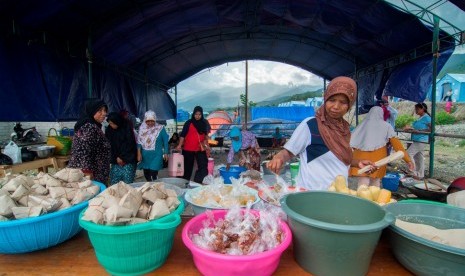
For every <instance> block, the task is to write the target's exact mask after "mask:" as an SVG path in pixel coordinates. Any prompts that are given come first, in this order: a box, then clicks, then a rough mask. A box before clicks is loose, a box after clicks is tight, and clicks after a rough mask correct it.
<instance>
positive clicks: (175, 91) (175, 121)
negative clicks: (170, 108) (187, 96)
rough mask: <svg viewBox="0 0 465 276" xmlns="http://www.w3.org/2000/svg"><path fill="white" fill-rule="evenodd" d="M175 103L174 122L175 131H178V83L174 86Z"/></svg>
mask: <svg viewBox="0 0 465 276" xmlns="http://www.w3.org/2000/svg"><path fill="white" fill-rule="evenodd" d="M174 104H175V105H176V117H175V118H174V123H175V126H176V128H175V131H174V132H178V85H177V84H176V85H175V86H174Z"/></svg>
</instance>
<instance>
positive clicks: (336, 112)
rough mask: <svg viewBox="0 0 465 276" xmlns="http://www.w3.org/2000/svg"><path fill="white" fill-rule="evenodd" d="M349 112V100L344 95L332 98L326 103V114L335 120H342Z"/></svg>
mask: <svg viewBox="0 0 465 276" xmlns="http://www.w3.org/2000/svg"><path fill="white" fill-rule="evenodd" d="M347 111H349V99H348V98H347V97H346V96H345V95H343V94H336V95H333V96H331V97H330V98H329V99H328V100H326V102H325V112H326V114H327V115H328V116H329V117H331V118H333V119H340V118H342V117H343V116H344V114H346V113H347Z"/></svg>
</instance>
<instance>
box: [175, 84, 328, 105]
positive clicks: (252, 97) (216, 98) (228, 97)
mask: <svg viewBox="0 0 465 276" xmlns="http://www.w3.org/2000/svg"><path fill="white" fill-rule="evenodd" d="M321 86H322V85H321ZM321 86H320V87H318V86H311V85H294V86H290V85H278V84H274V83H256V84H252V85H250V86H249V92H248V94H249V95H248V97H249V101H253V102H254V103H257V105H258V106H265V105H275V104H277V103H279V102H282V101H283V100H284V99H285V98H288V97H291V96H292V95H295V94H302V93H305V92H308V91H316V90H318V89H321ZM244 93H245V91H244V88H243V87H225V88H222V89H221V91H210V90H209V91H199V92H198V93H196V94H195V95H192V96H188V97H186V98H184V99H178V109H184V110H187V111H189V110H191V109H192V108H193V107H194V106H196V105H201V106H202V107H203V109H204V110H205V111H212V110H217V109H219V108H223V109H225V108H232V107H235V106H237V105H238V104H240V95H241V94H244Z"/></svg>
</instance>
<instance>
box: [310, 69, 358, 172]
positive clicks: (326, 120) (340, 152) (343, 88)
mask: <svg viewBox="0 0 465 276" xmlns="http://www.w3.org/2000/svg"><path fill="white" fill-rule="evenodd" d="M337 94H343V95H345V96H347V98H348V99H349V109H350V108H351V107H352V105H353V104H354V102H355V99H356V97H357V84H356V83H355V81H354V80H353V79H351V78H348V77H336V78H334V79H333V80H332V81H331V82H330V83H329V85H328V88H327V89H326V91H325V94H324V102H325V103H326V101H327V100H328V99H329V98H330V97H331V96H333V95H337ZM325 103H323V105H322V106H321V107H320V108H319V109H318V111H317V112H316V119H317V122H318V130H319V131H320V134H321V137H322V138H323V141H325V143H326V146H328V148H329V150H330V151H332V152H333V153H334V155H336V157H337V158H339V160H341V161H342V162H344V163H345V164H346V165H348V166H349V165H350V162H351V161H352V149H351V148H350V128H349V123H348V122H347V121H346V120H344V118H340V119H333V118H331V117H330V116H326V110H325Z"/></svg>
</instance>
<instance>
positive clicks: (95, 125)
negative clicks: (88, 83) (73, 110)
mask: <svg viewBox="0 0 465 276" xmlns="http://www.w3.org/2000/svg"><path fill="white" fill-rule="evenodd" d="M107 111H108V107H107V105H106V104H105V103H104V102H103V101H102V100H99V99H89V100H88V101H87V102H86V104H85V105H84V109H83V112H82V116H81V118H80V119H79V120H78V121H77V122H76V124H75V125H74V133H75V134H74V137H73V145H72V147H71V158H70V160H69V163H68V167H70V168H80V169H81V170H82V171H83V172H84V174H86V175H88V176H90V177H91V178H92V179H93V180H95V181H99V182H101V183H104V184H106V183H107V181H108V175H109V172H110V157H111V153H110V143H109V142H108V139H107V138H106V137H105V134H104V133H103V131H102V122H103V121H104V120H105V117H106V116H107Z"/></svg>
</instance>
